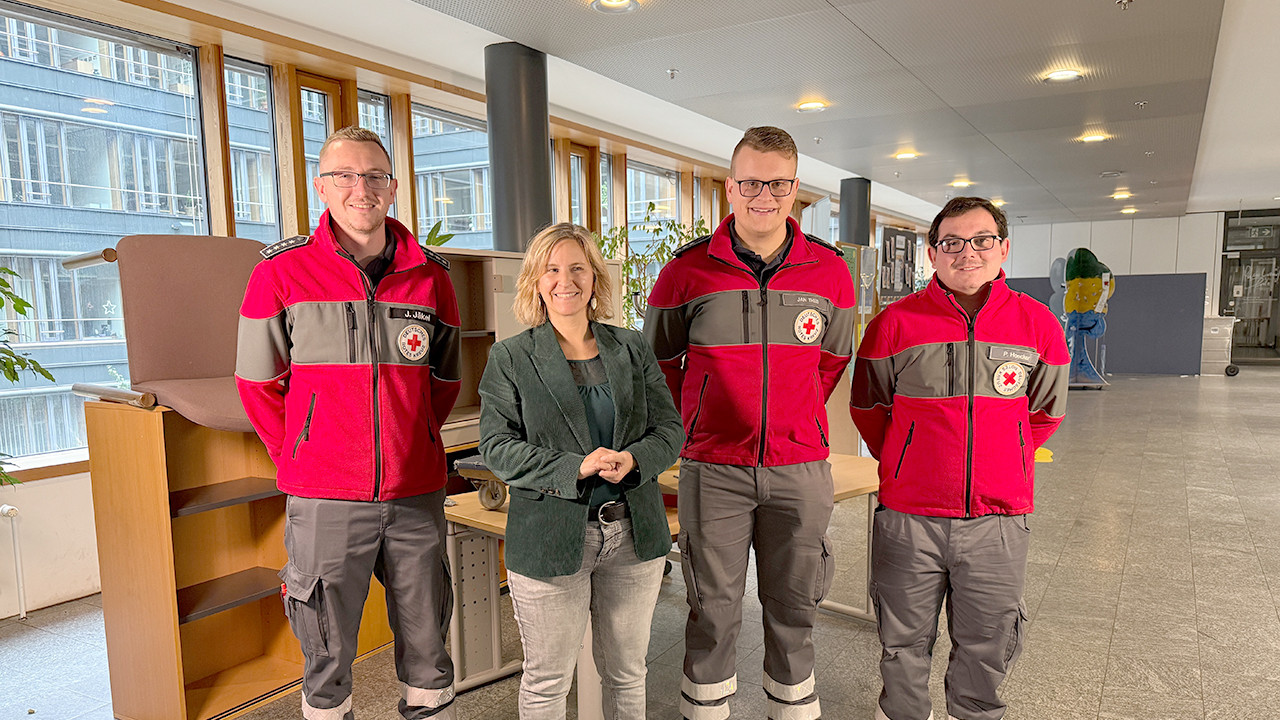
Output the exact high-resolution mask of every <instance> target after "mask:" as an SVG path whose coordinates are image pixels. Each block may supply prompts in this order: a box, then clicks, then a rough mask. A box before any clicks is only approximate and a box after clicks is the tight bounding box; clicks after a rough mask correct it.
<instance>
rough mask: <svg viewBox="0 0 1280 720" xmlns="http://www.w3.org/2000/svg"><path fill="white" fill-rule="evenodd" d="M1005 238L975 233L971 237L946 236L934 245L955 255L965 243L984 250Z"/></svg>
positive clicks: (962, 248)
mask: <svg viewBox="0 0 1280 720" xmlns="http://www.w3.org/2000/svg"><path fill="white" fill-rule="evenodd" d="M1003 239H1004V238H999V237H996V236H995V235H975V236H973V237H971V238H954V237H953V238H944V239H943V240H942V241H941V242H939V243H938V244H937V245H935V246H934V247H937V248H940V249H941V250H942V252H944V253H950V254H952V255H954V254H956V253H958V252H960V251H962V250H964V244H965V243H969V244H970V245H972V246H973V249H974V250H977V251H978V252H982V251H983V250H990V249H991V248H993V247H995V246H996V243H998V242H1000V241H1001V240H1003Z"/></svg>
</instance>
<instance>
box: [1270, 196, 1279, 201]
mask: <svg viewBox="0 0 1280 720" xmlns="http://www.w3.org/2000/svg"><path fill="white" fill-rule="evenodd" d="M1271 199H1272V200H1280V195H1277V196H1275V197H1273V198H1271Z"/></svg>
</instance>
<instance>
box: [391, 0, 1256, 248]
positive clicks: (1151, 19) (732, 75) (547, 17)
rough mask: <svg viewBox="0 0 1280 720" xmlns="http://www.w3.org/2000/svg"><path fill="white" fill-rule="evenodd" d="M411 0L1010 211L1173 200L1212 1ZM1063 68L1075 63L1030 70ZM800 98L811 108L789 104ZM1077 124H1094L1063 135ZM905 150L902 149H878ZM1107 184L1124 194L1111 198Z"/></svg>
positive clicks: (857, 163) (866, 172)
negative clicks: (608, 8) (604, 5)
mask: <svg viewBox="0 0 1280 720" xmlns="http://www.w3.org/2000/svg"><path fill="white" fill-rule="evenodd" d="M415 1H416V2H419V3H420V4H422V5H425V6H427V7H430V8H433V9H435V10H438V11H440V12H443V13H445V14H447V15H450V16H453V17H455V18H458V19H460V20H463V21H465V22H468V23H471V24H473V25H477V26H479V27H482V28H484V29H486V30H489V31H491V32H494V33H496V34H498V35H501V36H504V37H507V38H510V39H512V40H515V41H517V42H521V43H523V44H525V45H528V46H530V47H533V48H536V49H539V50H542V51H544V52H546V53H548V54H550V55H554V56H557V57H560V58H562V59H564V60H566V61H568V62H571V63H574V64H576V65H579V66H581V67H584V68H586V69H588V70H591V71H594V72H597V73H600V74H601V75H604V76H606V77H608V78H610V79H613V80H616V81H618V82H621V83H623V84H625V85H628V86H631V87H633V88H636V89H638V90H641V91H643V92H645V93H648V94H651V95H654V96H656V97H658V98H661V99H663V100H667V101H669V102H672V103H675V104H677V105H680V106H682V107H685V108H687V109H689V110H692V111H694V112H697V113H699V114H702V115H705V116H707V117H710V118H713V119H715V120H718V121H720V122H723V123H726V124H728V125H731V126H734V127H740V128H744V129H745V128H747V127H750V126H752V125H758V124H774V125H779V126H781V127H783V128H786V129H787V130H789V131H790V132H791V133H792V135H793V136H795V138H796V140H797V143H798V144H799V145H800V148H801V151H802V152H804V153H805V154H807V155H810V156H812V157H814V158H816V159H818V160H822V161H824V162H828V163H830V164H832V165H835V166H837V167H840V168H844V169H846V170H848V171H849V172H850V173H851V174H857V175H861V176H863V177H868V178H870V179H872V180H876V181H878V182H881V183H884V184H885V185H888V186H889V187H892V188H894V189H896V190H900V191H902V192H905V193H908V194H910V195H913V196H916V197H919V198H921V199H923V200H927V201H929V202H933V203H938V204H941V203H943V202H945V201H946V199H947V198H948V197H950V196H952V195H954V194H956V193H958V192H970V193H979V194H983V195H988V196H993V197H1001V198H1003V199H1004V200H1005V201H1006V202H1007V203H1008V205H1007V207H1006V210H1007V211H1008V212H1009V214H1010V215H1011V216H1013V217H1015V218H1017V219H1019V220H1020V221H1022V222H1026V223H1040V222H1062V221H1071V220H1107V219H1118V218H1121V217H1124V216H1122V215H1120V214H1119V210H1120V209H1121V208H1122V207H1124V206H1125V205H1126V204H1133V205H1134V206H1135V207H1138V208H1139V209H1140V211H1141V215H1139V216H1138V217H1149V216H1161V215H1166V216H1171V215H1179V214H1182V213H1183V212H1185V210H1186V206H1187V199H1188V194H1189V192H1190V187H1191V178H1192V175H1193V172H1194V169H1195V162H1196V149H1197V146H1198V143H1199V137H1200V129H1201V125H1202V122H1203V116H1204V111H1205V104H1206V98H1207V96H1208V89H1209V80H1210V78H1211V76H1212V72H1213V63H1214V57H1215V51H1216V49H1217V42H1218V30H1219V25H1220V23H1221V18H1222V12H1223V3H1224V0H1132V2H1131V4H1130V5H1129V7H1128V9H1121V7H1120V6H1119V5H1117V3H1116V2H1114V0H1055V1H1054V2H1034V1H1028V0H970V1H967V2H960V1H959V0H867V1H863V2H850V1H848V0H788V1H787V2H778V1H777V0H769V1H763V0H720V1H710V0H642V1H641V6H640V8H639V9H638V10H636V11H635V12H632V13H628V14H625V15H604V14H601V13H597V12H594V11H592V10H590V9H589V8H588V7H587V5H588V3H587V1H586V0H540V1H539V2H537V3H528V2H513V1H510V0H415ZM1233 1H1235V0H1233ZM1064 66H1065V67H1075V68H1078V69H1080V70H1082V71H1084V73H1085V78H1084V79H1083V80H1080V81H1078V82H1074V83H1068V84H1057V85H1055V84H1047V83H1045V82H1043V81H1042V80H1041V77H1042V76H1043V74H1044V73H1046V72H1047V71H1049V70H1051V69H1054V68H1057V67H1064ZM672 69H674V70H676V71H677V72H676V73H675V77H674V78H673V77H671V75H670V73H669V72H668V71H669V70H672ZM810 99H818V100H823V101H825V102H827V103H828V104H829V107H828V109H827V110H825V111H824V112H820V113H811V114H798V113H796V112H795V110H794V106H795V105H796V104H797V103H799V102H801V101H804V100H810ZM1138 102H1145V105H1143V106H1142V107H1138V106H1136V105H1135V103H1138ZM1086 131H1101V132H1104V133H1106V134H1107V135H1109V136H1110V139H1108V140H1106V141H1105V142H1101V143H1096V144H1086V143H1081V142H1078V141H1077V138H1078V137H1080V136H1081V135H1082V134H1084V133H1085V132H1086ZM814 138H821V141H820V142H818V141H815V140H814ZM904 149H908V150H913V151H915V152H918V153H920V157H918V158H916V159H915V160H909V161H899V160H894V159H893V155H894V154H896V153H897V152H899V151H900V150H904ZM1147 153H1150V154H1149V155H1148V154H1147ZM1109 170H1120V171H1122V172H1123V173H1124V175H1122V176H1121V178H1119V179H1104V178H1100V177H1099V174H1100V173H1102V172H1105V171H1109ZM956 178H969V179H971V180H973V181H974V182H975V183H976V184H975V185H974V186H973V187H972V188H970V189H968V190H957V189H955V188H952V187H950V186H949V185H948V183H950V182H952V181H953V180H954V179H956ZM801 180H802V181H803V178H801ZM1151 180H1155V181H1156V183H1157V184H1156V185H1149V184H1148V183H1149V182H1150V181H1151ZM1124 184H1128V185H1129V186H1130V187H1131V188H1132V189H1133V191H1134V193H1135V197H1134V199H1133V200H1131V201H1128V202H1127V203H1121V202H1118V201H1115V200H1112V199H1111V198H1110V197H1109V196H1110V194H1111V193H1113V192H1115V190H1116V187H1118V186H1121V185H1124ZM1157 200H1158V201H1159V202H1158V204H1157V202H1156V201H1157ZM873 202H874V198H873Z"/></svg>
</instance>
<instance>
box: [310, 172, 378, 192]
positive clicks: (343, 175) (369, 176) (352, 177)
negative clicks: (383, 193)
mask: <svg viewBox="0 0 1280 720" xmlns="http://www.w3.org/2000/svg"><path fill="white" fill-rule="evenodd" d="M319 177H327V178H330V179H332V180H333V185H334V187H340V188H353V187H355V186H356V183H358V182H360V178H364V186H365V187H367V188H369V189H370V190H386V189H387V188H389V187H391V175H389V174H387V173H384V172H369V173H358V172H350V171H347V170H338V171H336V172H325V173H320V175H319Z"/></svg>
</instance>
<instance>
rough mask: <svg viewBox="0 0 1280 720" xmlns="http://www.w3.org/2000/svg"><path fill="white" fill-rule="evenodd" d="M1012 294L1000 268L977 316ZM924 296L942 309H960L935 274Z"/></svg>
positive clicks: (951, 294) (956, 301) (951, 293)
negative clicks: (942, 307)
mask: <svg viewBox="0 0 1280 720" xmlns="http://www.w3.org/2000/svg"><path fill="white" fill-rule="evenodd" d="M1012 293H1013V291H1012V290H1010V289H1009V283H1008V282H1007V278H1006V277H1005V273H1004V268H1000V274H999V275H997V276H996V279H995V280H992V281H991V293H990V294H989V295H987V301H986V302H985V303H983V304H982V308H981V309H980V310H978V314H979V315H981V314H982V311H983V310H986V309H987V308H988V307H993V306H995V305H997V304H999V303H1002V302H1004V301H1005V299H1006V298H1008V297H1009V295H1010V294H1012ZM924 294H925V296H926V297H928V298H929V299H930V300H932V301H934V302H936V303H938V304H940V305H943V306H944V307H950V308H957V309H959V308H960V301H958V300H956V299H955V293H953V292H951V291H950V290H948V289H946V288H945V287H943V286H942V283H941V282H940V281H939V280H938V274H937V273H936V272H935V273H934V274H933V277H932V278H929V284H928V285H927V286H925V289H924ZM961 312H963V310H961Z"/></svg>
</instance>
